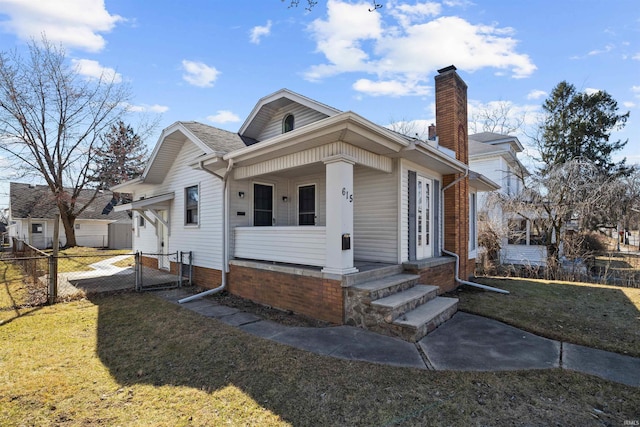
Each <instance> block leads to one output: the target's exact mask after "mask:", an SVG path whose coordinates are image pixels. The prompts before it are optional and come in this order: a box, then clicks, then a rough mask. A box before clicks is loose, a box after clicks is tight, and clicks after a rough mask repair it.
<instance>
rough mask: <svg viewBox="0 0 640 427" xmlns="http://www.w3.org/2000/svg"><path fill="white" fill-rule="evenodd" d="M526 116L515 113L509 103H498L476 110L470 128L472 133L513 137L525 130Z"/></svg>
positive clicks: (472, 115)
mask: <svg viewBox="0 0 640 427" xmlns="http://www.w3.org/2000/svg"><path fill="white" fill-rule="evenodd" d="M525 119H526V116H525V114H524V113H522V114H520V113H517V112H516V111H514V109H513V105H512V104H511V103H510V102H508V101H496V102H491V103H489V104H485V105H483V106H482V107H479V108H476V109H474V111H473V113H472V114H471V120H470V122H469V128H470V130H471V133H479V132H492V133H499V134H502V135H512V134H513V133H515V132H517V131H521V130H523V129H524V124H525Z"/></svg>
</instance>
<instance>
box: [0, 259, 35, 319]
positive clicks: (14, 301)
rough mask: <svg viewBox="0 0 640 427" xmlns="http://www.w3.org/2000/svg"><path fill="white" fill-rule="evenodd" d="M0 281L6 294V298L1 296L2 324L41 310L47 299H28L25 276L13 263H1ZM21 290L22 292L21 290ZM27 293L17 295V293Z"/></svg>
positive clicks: (0, 313)
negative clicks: (16, 269) (19, 272)
mask: <svg viewBox="0 0 640 427" xmlns="http://www.w3.org/2000/svg"><path fill="white" fill-rule="evenodd" d="M0 266H2V267H0V269H1V272H0V283H2V284H3V286H2V287H3V288H4V292H3V293H4V295H5V296H6V298H0V302H1V304H0V326H1V325H5V324H7V323H9V322H12V321H13V320H15V319H17V318H19V317H21V316H25V315H28V314H31V313H33V312H34V311H36V310H39V309H40V308H41V306H42V305H43V304H44V303H45V302H46V301H28V300H27V299H29V295H28V291H27V290H25V289H24V288H25V287H26V286H27V285H25V282H24V278H23V277H22V275H21V274H18V273H16V271H15V270H14V268H15V267H13V266H12V265H11V264H9V263H7V262H3V263H1V264H0ZM20 290H21V291H22V292H20ZM20 293H22V294H25V293H27V296H25V295H21V296H22V298H21V296H20V295H15V294H20Z"/></svg>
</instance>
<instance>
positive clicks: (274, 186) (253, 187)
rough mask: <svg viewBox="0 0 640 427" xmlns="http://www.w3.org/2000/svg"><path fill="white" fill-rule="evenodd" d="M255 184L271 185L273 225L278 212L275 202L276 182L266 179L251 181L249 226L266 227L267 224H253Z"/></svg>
mask: <svg viewBox="0 0 640 427" xmlns="http://www.w3.org/2000/svg"><path fill="white" fill-rule="evenodd" d="M256 184H258V185H265V186H269V187H271V226H275V225H276V224H275V223H274V220H275V222H276V223H277V218H278V214H277V206H278V205H277V203H276V190H277V188H276V183H275V182H268V181H252V182H251V226H252V227H268V226H261V225H258V226H257V225H255V212H256V206H255V188H256V187H255V186H256Z"/></svg>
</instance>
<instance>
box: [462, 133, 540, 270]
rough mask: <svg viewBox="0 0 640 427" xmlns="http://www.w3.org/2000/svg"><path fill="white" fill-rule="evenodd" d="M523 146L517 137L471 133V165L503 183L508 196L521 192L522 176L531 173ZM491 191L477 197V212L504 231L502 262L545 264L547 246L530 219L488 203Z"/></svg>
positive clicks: (501, 243)
mask: <svg viewBox="0 0 640 427" xmlns="http://www.w3.org/2000/svg"><path fill="white" fill-rule="evenodd" d="M522 151H523V146H522V144H521V143H520V141H519V140H518V138H517V137H515V136H510V135H503V134H498V133H492V132H482V133H476V134H472V135H469V166H470V167H471V168H472V169H473V170H474V171H477V172H479V173H481V174H483V175H484V176H486V177H487V178H489V179H491V180H492V181H494V182H496V183H498V184H500V187H501V188H500V189H499V190H496V191H500V192H502V193H503V194H505V195H514V194H518V193H519V192H520V191H522V177H526V176H528V175H529V172H528V171H527V168H526V167H525V166H524V165H523V164H522V162H520V160H519V159H518V156H517V155H518V153H521V152H522ZM487 196H488V194H487V193H485V194H481V195H479V196H478V212H480V213H483V214H484V215H486V218H487V221H491V222H492V223H493V225H494V226H498V227H499V228H501V230H503V231H504V232H503V233H501V234H502V238H501V242H500V262H501V263H503V264H518V265H535V266H539V265H545V263H546V258H547V250H546V246H545V245H544V243H543V240H542V236H541V235H539V233H538V232H537V230H538V229H539V227H535V225H536V224H533V223H532V222H531V221H528V220H525V219H523V218H522V217H520V216H514V215H511V216H510V215H508V214H506V213H504V212H503V211H502V209H501V208H500V207H499V206H488V204H487Z"/></svg>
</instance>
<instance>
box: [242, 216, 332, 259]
mask: <svg viewBox="0 0 640 427" xmlns="http://www.w3.org/2000/svg"><path fill="white" fill-rule="evenodd" d="M325 232H326V227H315V226H309V227H236V228H235V229H234V242H235V250H234V256H235V257H236V258H246V259H254V260H260V261H275V262H286V263H290V264H301V265H313V266H317V267H323V266H324V265H325V246H326V239H325Z"/></svg>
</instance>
